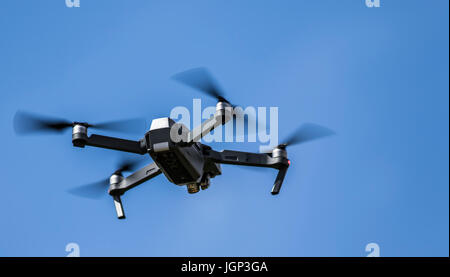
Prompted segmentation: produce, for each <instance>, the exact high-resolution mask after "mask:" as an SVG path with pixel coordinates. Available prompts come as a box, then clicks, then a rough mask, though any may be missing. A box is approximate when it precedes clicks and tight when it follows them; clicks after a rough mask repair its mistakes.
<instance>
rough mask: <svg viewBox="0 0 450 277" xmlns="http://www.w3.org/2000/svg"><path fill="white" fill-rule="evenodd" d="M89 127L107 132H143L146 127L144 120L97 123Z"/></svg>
mask: <svg viewBox="0 0 450 277" xmlns="http://www.w3.org/2000/svg"><path fill="white" fill-rule="evenodd" d="M90 127H92V128H96V129H101V130H107V131H120V132H143V131H145V127H146V126H145V119H142V118H131V119H124V120H115V121H108V122H102V123H97V124H93V125H90Z"/></svg>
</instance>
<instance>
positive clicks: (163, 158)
mask: <svg viewBox="0 0 450 277" xmlns="http://www.w3.org/2000/svg"><path fill="white" fill-rule="evenodd" d="M232 118H233V115H232V110H231V109H230V105H229V104H228V103H224V102H218V103H217V105H216V113H215V115H214V116H212V117H211V118H210V119H208V120H206V121H205V122H203V123H202V125H201V126H198V127H197V128H195V129H193V130H192V131H190V130H189V129H188V128H187V127H186V126H184V125H183V124H179V123H176V122H175V121H173V120H172V119H170V118H158V119H154V120H153V121H152V124H151V127H150V130H149V131H147V133H146V134H145V136H144V137H143V138H142V139H141V140H139V141H132V140H125V139H120V138H114V137H107V136H102V135H96V134H92V135H90V136H88V134H87V129H88V127H89V126H87V125H86V124H84V123H79V124H74V126H73V130H72V142H73V145H74V146H76V147H85V146H86V145H88V146H95V147H101V148H107V149H113V150H119V151H125V152H131V153H136V154H141V155H144V154H149V155H150V156H151V158H152V159H153V161H154V163H152V164H149V165H147V166H146V167H144V168H142V169H140V170H138V171H137V172H135V173H133V174H131V175H129V176H128V177H126V178H124V177H123V176H122V174H121V173H114V174H112V175H111V178H110V188H109V194H110V195H111V196H113V198H114V201H115V204H116V210H117V214H118V217H119V218H124V213H123V207H122V204H121V200H120V195H122V194H124V193H125V192H126V191H127V190H129V189H131V188H133V187H135V186H137V185H139V184H141V183H143V182H145V181H147V180H149V179H151V178H153V177H155V176H157V175H159V174H160V173H163V174H164V175H165V176H166V177H167V179H168V180H169V181H170V182H172V183H174V184H176V185H180V186H182V185H186V186H187V189H188V192H189V193H196V192H198V191H199V190H200V189H206V188H208V187H209V185H210V179H211V178H214V177H215V176H217V175H220V174H221V172H222V171H221V167H220V164H235V165H244V166H257V167H269V168H274V169H278V175H277V177H276V180H275V184H274V186H273V188H272V194H278V193H279V191H280V188H281V185H282V182H283V179H284V177H285V174H286V171H287V168H288V167H289V160H288V159H287V153H286V149H284V148H280V147H277V148H275V149H274V150H273V151H272V153H249V152H241V151H232V150H223V151H220V152H218V151H215V150H213V149H212V148H211V147H209V146H207V145H205V144H202V143H200V142H199V140H200V139H201V138H202V137H203V136H205V135H206V134H208V133H209V132H211V131H212V130H213V129H214V128H216V127H218V126H220V125H224V124H226V123H227V122H228V121H230V120H231V119H232Z"/></svg>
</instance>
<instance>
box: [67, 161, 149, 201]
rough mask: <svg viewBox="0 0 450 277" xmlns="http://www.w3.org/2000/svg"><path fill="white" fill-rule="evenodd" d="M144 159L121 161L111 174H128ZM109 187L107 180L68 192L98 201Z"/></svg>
mask: <svg viewBox="0 0 450 277" xmlns="http://www.w3.org/2000/svg"><path fill="white" fill-rule="evenodd" d="M144 160H145V159H133V160H130V159H122V161H121V162H120V163H119V164H118V165H117V168H118V169H117V170H116V171H114V173H113V174H117V175H122V172H129V171H133V170H135V169H136V168H137V167H138V166H139V164H140V163H141V162H142V161H144ZM108 187H109V178H106V179H103V180H100V181H97V182H94V183H90V184H86V185H82V186H79V187H75V188H72V189H70V190H68V192H69V193H70V194H73V195H76V196H80V197H85V198H90V199H98V198H100V197H101V196H103V195H106V194H107V193H106V192H107V189H108Z"/></svg>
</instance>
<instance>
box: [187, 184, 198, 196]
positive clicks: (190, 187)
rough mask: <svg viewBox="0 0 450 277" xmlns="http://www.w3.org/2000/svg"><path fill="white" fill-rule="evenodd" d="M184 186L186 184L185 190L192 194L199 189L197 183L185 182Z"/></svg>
mask: <svg viewBox="0 0 450 277" xmlns="http://www.w3.org/2000/svg"><path fill="white" fill-rule="evenodd" d="M186 186H187V191H188V193H190V194H194V193H197V192H199V191H200V186H199V184H198V183H190V184H187V185H186Z"/></svg>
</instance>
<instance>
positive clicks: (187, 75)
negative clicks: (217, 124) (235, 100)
mask: <svg viewBox="0 0 450 277" xmlns="http://www.w3.org/2000/svg"><path fill="white" fill-rule="evenodd" d="M172 78H173V79H174V80H176V81H178V82H180V83H182V84H184V85H186V86H188V87H191V88H193V89H196V90H198V91H201V92H202V93H204V94H206V95H208V96H211V97H213V98H215V99H217V101H218V102H225V103H227V104H229V105H230V106H231V107H232V108H233V109H234V108H236V107H238V105H233V104H232V103H230V101H228V100H227V99H226V98H225V93H224V92H223V91H222V89H221V88H220V86H219V85H218V83H217V82H216V80H215V79H214V78H213V77H212V75H211V74H210V73H209V71H208V70H207V69H206V68H204V67H199V68H193V69H189V70H186V71H183V72H181V73H178V74H175V75H174V76H172ZM237 117H240V118H241V119H243V120H246V121H247V122H250V121H251V122H252V123H253V122H255V121H256V118H254V117H253V116H250V115H247V118H245V117H244V112H243V110H239V109H238V110H234V112H233V118H234V119H237Z"/></svg>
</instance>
